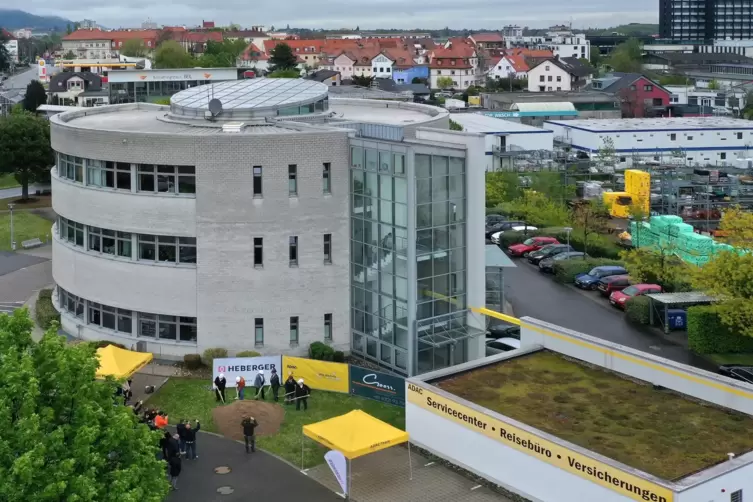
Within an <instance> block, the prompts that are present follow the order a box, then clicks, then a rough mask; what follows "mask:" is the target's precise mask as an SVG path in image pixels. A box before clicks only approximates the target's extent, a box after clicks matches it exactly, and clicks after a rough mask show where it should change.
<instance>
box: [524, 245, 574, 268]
mask: <svg viewBox="0 0 753 502" xmlns="http://www.w3.org/2000/svg"><path fill="white" fill-rule="evenodd" d="M568 251H575V249H573V248H572V246H568V245H567V244H547V245H546V246H544V247H542V248H541V249H539V250H538V251H532V252H530V253H528V262H529V263H533V264H534V265H538V264H539V262H541V260H544V259H546V258H551V257H553V256H556V255H558V254H560V253H565V252H568Z"/></svg>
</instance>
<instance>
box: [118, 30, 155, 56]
mask: <svg viewBox="0 0 753 502" xmlns="http://www.w3.org/2000/svg"><path fill="white" fill-rule="evenodd" d="M109 34H110V37H111V39H110V40H111V42H112V50H113V52H116V53H118V54H120V51H121V49H122V48H123V44H124V43H126V42H127V41H128V40H139V41H141V42H142V43H143V44H144V50H145V51H146V52H147V53H149V52H152V51H153V50H154V49H156V48H157V39H158V38H159V31H158V30H118V31H111V32H109Z"/></svg>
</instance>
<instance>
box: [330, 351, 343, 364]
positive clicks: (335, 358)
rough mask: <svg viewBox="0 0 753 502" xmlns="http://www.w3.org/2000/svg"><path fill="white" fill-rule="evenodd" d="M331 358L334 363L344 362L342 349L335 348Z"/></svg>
mask: <svg viewBox="0 0 753 502" xmlns="http://www.w3.org/2000/svg"><path fill="white" fill-rule="evenodd" d="M332 360H333V361H334V362H336V363H344V362H345V353H344V352H343V351H342V350H336V351H335V353H334V354H333V355H332Z"/></svg>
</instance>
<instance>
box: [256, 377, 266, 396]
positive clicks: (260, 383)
mask: <svg viewBox="0 0 753 502" xmlns="http://www.w3.org/2000/svg"><path fill="white" fill-rule="evenodd" d="M265 383H266V380H265V378H264V370H259V373H257V374H256V379H255V380H254V387H255V388H256V397H255V398H254V399H258V398H259V394H261V400H262V401H264V384H265Z"/></svg>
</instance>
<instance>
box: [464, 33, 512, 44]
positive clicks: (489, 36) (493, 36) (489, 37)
mask: <svg viewBox="0 0 753 502" xmlns="http://www.w3.org/2000/svg"><path fill="white" fill-rule="evenodd" d="M468 38H472V39H473V40H474V41H475V42H504V41H505V39H504V38H502V35H500V34H499V33H474V34H473V35H471V36H470V37H468Z"/></svg>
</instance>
